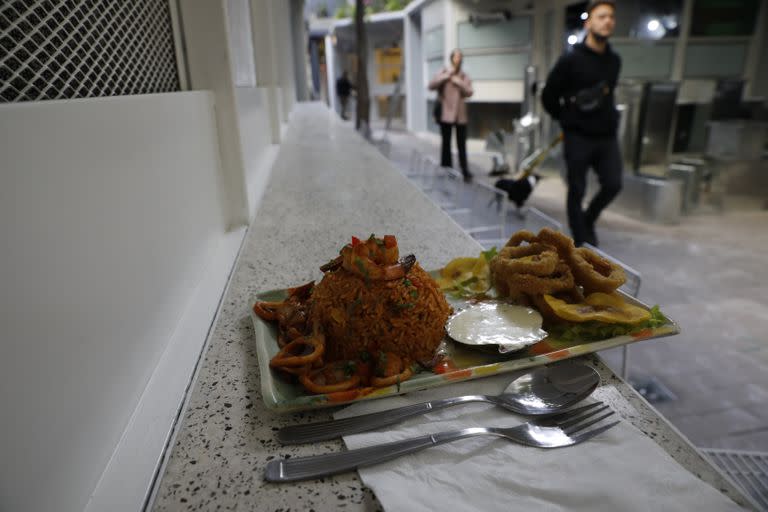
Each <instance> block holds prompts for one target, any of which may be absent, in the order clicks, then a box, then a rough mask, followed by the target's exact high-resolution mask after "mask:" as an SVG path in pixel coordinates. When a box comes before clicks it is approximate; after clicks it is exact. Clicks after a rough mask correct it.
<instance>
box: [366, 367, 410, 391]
mask: <svg viewBox="0 0 768 512" xmlns="http://www.w3.org/2000/svg"><path fill="white" fill-rule="evenodd" d="M412 375H413V370H411V369H410V368H406V369H405V370H403V371H402V372H400V373H398V374H397V375H390V376H389V377H375V376H372V377H371V386H373V387H375V388H384V387H387V386H392V385H394V384H400V383H401V382H404V381H406V380H408V379H410V378H411V376H412Z"/></svg>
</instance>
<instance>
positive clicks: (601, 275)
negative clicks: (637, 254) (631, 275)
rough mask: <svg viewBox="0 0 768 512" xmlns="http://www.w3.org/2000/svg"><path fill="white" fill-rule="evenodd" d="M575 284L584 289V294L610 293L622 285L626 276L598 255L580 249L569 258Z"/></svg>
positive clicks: (614, 265) (622, 270)
mask: <svg viewBox="0 0 768 512" xmlns="http://www.w3.org/2000/svg"><path fill="white" fill-rule="evenodd" d="M571 268H572V269H573V274H574V277H575V278H576V283H577V284H580V285H581V286H583V287H584V291H585V293H587V294H589V293H592V292H605V293H610V292H612V291H615V290H616V289H617V288H619V287H620V286H621V285H623V284H624V283H625V282H626V280H627V276H626V274H624V269H623V268H621V266H619V265H617V264H616V263H613V262H612V261H610V260H608V259H606V258H603V257H602V256H600V255H599V254H597V253H595V252H593V251H590V250H589V249H587V248H585V247H580V248H578V249H576V250H575V251H574V252H573V255H572V257H571Z"/></svg>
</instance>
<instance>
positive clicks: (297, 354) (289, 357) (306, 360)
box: [269, 334, 325, 367]
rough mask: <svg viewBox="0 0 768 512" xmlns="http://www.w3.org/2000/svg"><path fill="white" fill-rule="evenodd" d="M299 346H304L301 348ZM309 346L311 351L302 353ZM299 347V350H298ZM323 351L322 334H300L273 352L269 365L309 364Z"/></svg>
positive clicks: (323, 340) (323, 341)
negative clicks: (300, 335) (278, 350)
mask: <svg viewBox="0 0 768 512" xmlns="http://www.w3.org/2000/svg"><path fill="white" fill-rule="evenodd" d="M301 347H304V348H303V349H301ZM307 347H310V348H312V352H310V353H308V354H304V353H303V352H304V350H305V349H306V348H307ZM299 349H301V350H299ZM324 352H325V336H323V335H322V334H315V335H313V336H302V337H300V338H296V339H295V340H293V341H292V342H290V343H288V344H287V345H286V346H284V347H283V348H281V349H280V352H278V353H277V354H275V356H274V357H273V358H272V360H271V361H269V365H270V366H272V367H285V366H290V367H297V366H306V365H308V364H309V365H311V364H312V363H314V362H315V361H316V360H317V359H319V358H320V356H322V355H323V353H324Z"/></svg>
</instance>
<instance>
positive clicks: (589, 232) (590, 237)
mask: <svg viewBox="0 0 768 512" xmlns="http://www.w3.org/2000/svg"><path fill="white" fill-rule="evenodd" d="M585 228H586V229H585V231H586V234H585V235H584V241H585V242H586V243H588V244H589V245H591V246H592V247H597V246H598V245H597V233H595V224H594V223H590V222H587V225H586V226H585Z"/></svg>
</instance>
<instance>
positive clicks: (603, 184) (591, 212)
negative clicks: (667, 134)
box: [564, 133, 622, 245]
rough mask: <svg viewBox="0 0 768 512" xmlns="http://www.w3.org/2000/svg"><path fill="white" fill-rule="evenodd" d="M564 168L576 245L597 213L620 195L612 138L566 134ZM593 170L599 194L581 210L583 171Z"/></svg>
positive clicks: (617, 153)
mask: <svg viewBox="0 0 768 512" xmlns="http://www.w3.org/2000/svg"><path fill="white" fill-rule="evenodd" d="M564 156H565V164H566V166H567V168H568V201H567V208H568V224H569V225H570V228H571V234H572V235H573V240H574V242H576V245H581V244H582V243H583V242H585V241H586V238H587V236H588V233H589V232H590V231H592V230H594V225H595V222H596V221H597V218H598V217H599V216H600V213H601V212H602V211H603V209H605V207H606V206H608V204H609V203H610V202H611V201H613V199H614V198H615V197H616V196H617V195H618V194H619V192H620V191H621V178H622V163H621V152H620V151H619V141H618V140H617V139H616V137H615V136H607V137H595V136H585V135H581V134H575V133H566V134H565V141H564ZM590 167H591V168H592V169H594V171H595V173H596V174H597V179H598V182H599V183H600V190H599V191H598V192H597V194H595V196H594V197H593V198H592V200H591V201H590V202H589V206H587V209H586V210H583V209H582V202H583V201H584V194H585V193H586V189H587V171H588V170H589V168H590Z"/></svg>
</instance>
